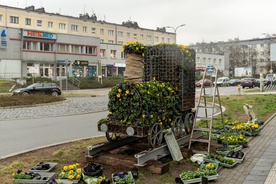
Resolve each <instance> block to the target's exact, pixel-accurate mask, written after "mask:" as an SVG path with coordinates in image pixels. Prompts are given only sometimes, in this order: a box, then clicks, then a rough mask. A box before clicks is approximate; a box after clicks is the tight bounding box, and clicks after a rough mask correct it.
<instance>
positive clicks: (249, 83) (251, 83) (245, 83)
mask: <svg viewBox="0 0 276 184" xmlns="http://www.w3.org/2000/svg"><path fill="white" fill-rule="evenodd" d="M241 82H242V83H241V86H242V88H243V89H244V88H245V87H248V88H254V87H258V86H260V84H258V81H257V80H256V79H254V78H242V79H241Z"/></svg>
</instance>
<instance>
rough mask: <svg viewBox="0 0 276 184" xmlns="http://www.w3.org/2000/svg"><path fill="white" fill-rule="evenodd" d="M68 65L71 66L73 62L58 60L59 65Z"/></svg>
mask: <svg viewBox="0 0 276 184" xmlns="http://www.w3.org/2000/svg"><path fill="white" fill-rule="evenodd" d="M66 63H67V65H70V63H71V61H64V60H57V64H58V65H65V64H66Z"/></svg>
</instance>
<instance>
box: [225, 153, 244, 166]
mask: <svg viewBox="0 0 276 184" xmlns="http://www.w3.org/2000/svg"><path fill="white" fill-rule="evenodd" d="M224 158H225V159H234V160H235V161H236V162H237V163H239V164H241V163H242V162H243V161H244V159H245V154H244V155H243V157H242V158H241V159H239V158H231V157H227V156H225V157H224Z"/></svg>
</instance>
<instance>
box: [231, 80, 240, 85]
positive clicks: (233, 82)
mask: <svg viewBox="0 0 276 184" xmlns="http://www.w3.org/2000/svg"><path fill="white" fill-rule="evenodd" d="M238 84H241V80H240V79H231V80H230V81H229V85H230V86H237V85H238Z"/></svg>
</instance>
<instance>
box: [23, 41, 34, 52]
mask: <svg viewBox="0 0 276 184" xmlns="http://www.w3.org/2000/svg"><path fill="white" fill-rule="evenodd" d="M31 44H32V42H26V41H24V42H23V49H24V50H31V49H32V47H31Z"/></svg>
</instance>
